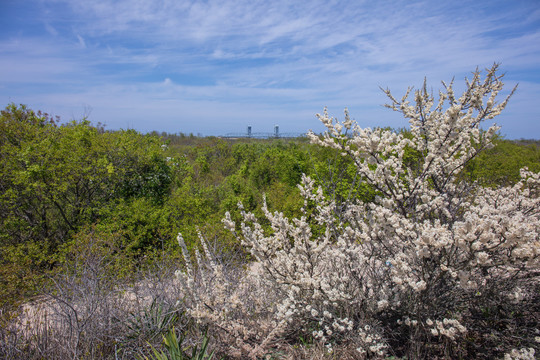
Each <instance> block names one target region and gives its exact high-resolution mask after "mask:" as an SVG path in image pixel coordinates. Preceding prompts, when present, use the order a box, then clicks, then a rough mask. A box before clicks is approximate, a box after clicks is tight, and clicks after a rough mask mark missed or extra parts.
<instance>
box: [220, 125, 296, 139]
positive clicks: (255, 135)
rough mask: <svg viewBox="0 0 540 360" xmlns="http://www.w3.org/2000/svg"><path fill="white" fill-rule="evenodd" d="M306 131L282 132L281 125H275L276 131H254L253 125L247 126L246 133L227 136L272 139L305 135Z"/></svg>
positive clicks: (226, 136) (228, 135)
mask: <svg viewBox="0 0 540 360" xmlns="http://www.w3.org/2000/svg"><path fill="white" fill-rule="evenodd" d="M304 136H306V133H280V132H279V125H274V132H255V133H254V132H252V131H251V126H248V127H247V131H246V132H245V133H228V134H226V135H225V136H223V137H225V138H254V139H272V138H295V137H304Z"/></svg>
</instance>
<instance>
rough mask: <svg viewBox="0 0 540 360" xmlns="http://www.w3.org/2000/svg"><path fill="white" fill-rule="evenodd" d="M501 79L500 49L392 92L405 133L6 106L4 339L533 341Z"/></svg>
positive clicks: (33, 353)
mask: <svg viewBox="0 0 540 360" xmlns="http://www.w3.org/2000/svg"><path fill="white" fill-rule="evenodd" d="M501 88H502V81H501V77H500V76H499V75H497V74H496V67H494V68H492V69H491V70H490V71H489V72H488V74H487V75H486V78H485V79H484V80H483V81H481V79H480V73H478V72H476V73H475V74H474V78H473V79H472V80H471V82H469V83H468V91H467V92H466V93H465V94H464V95H463V96H462V97H460V98H457V97H456V96H455V95H454V94H453V91H452V86H451V84H450V85H449V86H447V87H446V91H445V92H444V93H441V95H440V100H439V102H438V103H436V102H435V100H434V98H433V97H432V96H431V94H429V93H428V92H427V91H426V89H425V88H423V89H420V90H419V91H417V92H416V93H415V94H414V104H413V105H410V104H409V102H408V99H407V96H408V95H409V93H407V96H405V97H403V99H401V100H397V99H395V98H394V97H392V95H391V94H390V92H389V91H388V92H387V95H388V96H389V97H390V100H391V103H390V105H389V107H390V108H392V109H394V110H396V111H399V112H401V113H402V114H403V115H404V116H405V117H406V118H407V119H409V125H410V128H409V129H408V130H401V131H392V130H391V129H361V128H359V127H358V126H357V125H356V124H354V123H353V122H351V121H350V120H349V119H348V115H346V118H345V120H344V122H341V123H338V122H336V121H335V119H332V118H330V117H329V116H328V115H327V114H326V113H325V114H323V115H321V116H319V118H320V120H321V121H322V122H323V123H324V124H325V125H326V126H327V128H328V132H327V133H326V134H325V135H324V136H322V137H321V136H316V135H311V143H310V141H309V140H308V139H272V140H253V139H238V140H227V139H220V138H215V137H209V138H198V137H195V136H188V135H184V134H165V133H162V134H156V133H154V134H148V135H143V134H139V133H137V132H135V131H132V130H128V131H106V130H105V129H104V128H103V127H102V126H100V125H99V124H98V125H97V126H93V125H92V124H91V123H89V122H88V121H87V120H82V121H78V122H70V123H67V124H61V123H60V122H59V120H58V119H53V118H51V117H50V116H48V115H47V114H41V113H39V112H38V113H35V112H33V111H32V110H30V109H28V108H26V107H24V106H20V107H17V106H15V105H13V104H11V105H9V106H8V107H7V108H6V109H5V110H4V111H2V114H1V122H0V127H1V132H0V154H1V163H0V170H1V173H2V178H1V179H0V190H1V193H0V222H1V223H0V272H1V277H0V279H1V283H0V299H1V300H0V301H1V302H2V303H1V304H0V311H1V319H0V321H1V323H0V325H1V329H2V330H1V333H0V342H1V343H2V344H3V345H2V346H0V355H1V356H4V357H9V358H66V357H67V358H133V357H143V356H149V357H152V356H154V357H155V358H159V356H161V358H164V357H163V356H168V355H167V351H169V352H172V353H174V352H175V351H176V354H177V356H178V357H179V358H191V357H193V358H195V356H196V354H198V355H197V356H199V358H204V356H205V354H206V355H208V356H209V354H210V353H211V351H210V349H213V350H215V351H216V352H215V353H214V356H225V357H233V358H248V357H251V358H263V357H271V358H272V357H273V358H280V357H281V358H287V357H289V358H332V357H333V358H363V357H391V356H394V357H406V358H411V359H412V358H435V357H439V358H493V357H502V356H503V355H504V354H505V353H508V354H507V355H508V356H514V357H516V356H518V355H516V354H518V353H519V352H520V351H521V353H520V354H521V355H519V356H524V357H525V356H528V355H527V354H530V348H532V349H538V345H537V343H538V339H539V338H538V336H540V334H538V329H537V324H538V314H539V313H538V305H537V304H538V303H539V301H538V300H539V299H538V290H539V288H538V263H537V259H538V241H539V240H538V226H539V225H538V213H539V212H538V210H539V209H538V207H539V205H538V193H537V181H538V178H537V177H538V175H535V173H538V172H539V171H540V147H539V143H538V142H537V141H529V142H526V141H521V142H516V141H509V140H504V139H503V138H501V137H500V136H499V135H497V129H496V128H493V127H492V128H490V130H487V131H482V130H480V128H479V124H480V122H481V121H483V120H485V119H491V118H493V117H495V116H496V115H497V114H498V113H499V112H500V111H501V110H502V109H503V108H504V106H505V104H506V100H505V101H503V102H502V103H497V101H496V96H497V94H498V93H499V91H501ZM445 103H446V104H448V107H447V108H445V107H444V105H445ZM321 145H322V146H321ZM523 167H528V169H529V170H530V172H523V171H520V169H522V168H523ZM297 184H301V186H299V187H298V186H297ZM263 194H264V196H263ZM239 204H241V205H240V209H238V206H239ZM275 210H279V211H280V212H274V211H275ZM223 214H227V216H226V218H225V220H224V223H225V225H226V228H227V229H224V227H223V223H222V218H223ZM229 230H232V231H229ZM179 232H182V234H183V235H184V237H181V236H180V237H178V240H179V242H180V245H181V249H182V254H183V257H182V258H181V256H180V251H179V249H180V248H179V247H178V244H177V242H176V238H177V234H178V233H179ZM183 238H185V239H186V240H187V242H184V240H183ZM205 239H207V240H205ZM179 268H180V269H182V270H180V271H178V272H177V273H176V274H177V275H176V278H175V276H174V275H173V273H174V272H175V270H176V269H179ZM36 295H41V296H40V297H36ZM30 300H32V301H33V302H30ZM535 331H536V333H535ZM176 334H180V335H181V336H180V337H176ZM203 334H207V335H206V336H203ZM162 335H166V337H165V338H166V339H167V341H166V344H165V348H166V349H168V350H165V352H163V353H161V352H160V351H155V352H154V351H153V350H152V347H162V345H161V339H162V337H161V336H162ZM209 338H210V342H208V339H209ZM175 342H176V344H175ZM199 342H202V343H203V344H202V347H203V348H204V350H201V346H199V347H198V348H196V346H197V344H198V343H199ZM175 345H176V348H175ZM207 347H208V349H207ZM188 348H189V349H190V350H189V351H187V350H186V349H188ZM514 348H515V349H517V350H515V351H514V354H513V355H511V354H510V351H511V349H514ZM175 349H176V350H175ZM206 350H208V351H206ZM188 353H189V354H192V355H191V357H190V355H189V354H188ZM170 356H172V355H170ZM181 356H184V357H181Z"/></svg>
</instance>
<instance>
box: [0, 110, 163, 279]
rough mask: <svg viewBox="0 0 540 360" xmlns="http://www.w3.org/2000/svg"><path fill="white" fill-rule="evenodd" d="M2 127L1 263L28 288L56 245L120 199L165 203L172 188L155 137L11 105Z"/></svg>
mask: <svg viewBox="0 0 540 360" xmlns="http://www.w3.org/2000/svg"><path fill="white" fill-rule="evenodd" d="M0 129H1V130H2V132H1V135H0V154H2V156H1V158H0V172H1V174H2V176H1V178H0V190H1V191H0V256H1V257H0V264H1V267H2V271H4V270H5V269H6V268H10V269H11V270H12V271H13V270H15V272H14V274H13V275H12V276H11V277H10V282H12V283H15V284H21V283H27V285H26V287H28V281H27V280H28V279H27V278H28V277H32V274H33V273H40V272H42V271H44V270H50V269H52V268H54V266H55V264H56V262H57V258H56V256H55V255H56V254H57V250H58V248H59V246H61V245H62V244H64V243H66V242H68V241H69V240H70V238H71V237H72V236H73V235H74V234H76V233H77V232H78V231H79V229H81V228H82V227H83V226H85V225H88V224H93V223H97V222H99V221H102V220H103V219H104V216H106V215H107V214H108V213H110V209H111V208H114V207H115V205H116V204H118V203H119V202H126V201H127V202H129V201H133V200H134V199H146V200H148V201H149V202H151V203H152V204H163V203H164V202H165V200H166V198H167V197H168V195H169V193H170V185H171V182H172V180H171V174H172V169H171V167H170V166H169V165H168V164H167V160H166V158H165V156H164V153H163V149H162V147H161V145H162V144H161V141H160V139H158V138H155V137H150V136H145V135H141V134H138V133H136V132H134V131H118V132H104V131H103V130H102V128H99V127H94V126H92V125H91V124H90V123H89V122H88V121H87V120H82V121H79V122H76V121H73V122H71V123H68V124H64V125H62V126H59V125H58V123H57V121H54V120H51V119H50V118H49V117H48V116H47V115H46V114H40V113H37V114H36V113H34V112H33V111H31V110H29V109H27V108H26V107H24V106H20V107H16V106H15V105H13V104H11V105H9V106H8V107H7V108H6V110H5V111H2V113H1V115H0ZM156 225H157V224H156ZM143 245H145V243H144V242H143ZM14 277H15V279H13V278H14ZM2 288H3V289H5V287H4V286H2Z"/></svg>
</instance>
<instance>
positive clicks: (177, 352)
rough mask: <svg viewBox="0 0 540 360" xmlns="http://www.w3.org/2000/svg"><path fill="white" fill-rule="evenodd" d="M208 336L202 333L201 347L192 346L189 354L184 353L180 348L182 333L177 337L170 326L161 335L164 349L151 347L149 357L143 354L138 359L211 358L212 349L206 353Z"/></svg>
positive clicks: (208, 359) (205, 359) (181, 359)
mask: <svg viewBox="0 0 540 360" xmlns="http://www.w3.org/2000/svg"><path fill="white" fill-rule="evenodd" d="M208 341H209V338H208V336H207V335H206V333H205V334H204V335H203V340H202V342H201V347H200V348H198V346H194V347H193V348H192V349H191V350H192V351H191V355H186V353H185V350H184V349H183V348H182V343H183V342H184V335H183V334H182V336H181V337H180V339H179V338H178V336H177V335H176V330H175V329H174V328H172V329H171V330H170V331H169V332H168V333H167V334H166V335H164V336H163V343H164V344H165V348H166V351H163V350H161V351H158V350H156V349H155V348H154V347H152V352H153V354H152V355H151V356H150V357H147V356H144V357H142V358H139V359H145V360H212V359H213V358H214V351H212V352H211V353H210V354H208V353H207V348H208Z"/></svg>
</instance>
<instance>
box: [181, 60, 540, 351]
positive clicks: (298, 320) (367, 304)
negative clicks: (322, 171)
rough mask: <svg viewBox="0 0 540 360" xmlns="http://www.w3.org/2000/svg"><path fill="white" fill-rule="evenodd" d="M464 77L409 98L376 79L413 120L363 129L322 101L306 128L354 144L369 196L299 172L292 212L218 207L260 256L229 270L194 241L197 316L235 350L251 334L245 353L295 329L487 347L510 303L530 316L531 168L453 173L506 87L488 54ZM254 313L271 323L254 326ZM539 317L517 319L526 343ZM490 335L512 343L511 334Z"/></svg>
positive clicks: (354, 338) (369, 343)
mask: <svg viewBox="0 0 540 360" xmlns="http://www.w3.org/2000/svg"><path fill="white" fill-rule="evenodd" d="M443 84H444V83H443ZM466 84H467V88H466V90H465V92H464V93H463V94H462V95H461V96H460V97H459V98H458V97H456V95H455V94H454V91H453V84H452V83H450V84H448V85H447V84H444V88H445V91H444V92H440V93H439V98H438V100H437V102H435V99H434V97H433V96H432V95H431V94H429V93H428V92H427V89H426V86H425V85H424V87H423V88H422V89H420V90H417V91H415V92H414V103H413V104H411V103H410V102H409V100H408V98H409V95H411V92H412V91H411V89H409V90H408V91H407V93H406V94H405V96H403V98H401V99H400V100H398V99H396V98H395V97H394V96H393V95H392V94H391V93H390V91H389V90H384V91H385V93H386V94H387V96H388V97H389V99H390V104H388V105H387V107H389V108H390V109H393V110H394V111H398V112H400V113H402V114H403V116H404V117H405V118H407V119H408V120H409V125H410V132H409V133H404V132H402V133H396V132H393V131H391V130H384V129H369V128H368V129H362V128H360V127H359V126H358V124H356V123H355V122H353V121H352V120H351V119H350V118H349V115H348V112H347V111H345V120H344V121H343V122H338V121H336V120H335V119H334V118H331V117H329V115H328V114H327V112H326V110H325V112H324V113H323V114H322V115H317V116H318V118H319V119H320V121H322V122H323V124H324V125H325V126H326V127H327V131H326V133H325V134H324V135H323V136H317V135H315V134H313V133H311V134H310V135H309V136H310V138H311V141H312V142H314V143H316V144H319V145H321V146H325V147H330V148H334V149H338V150H339V151H340V152H341V153H342V155H343V156H346V157H350V158H351V159H352V160H353V161H354V164H355V167H356V169H357V172H358V174H359V175H360V176H361V178H362V179H363V181H365V182H366V183H367V184H369V185H370V186H372V187H373V188H374V189H375V190H376V193H377V196H376V197H375V199H374V201H372V202H367V203H366V202H362V201H361V200H360V199H354V200H352V201H349V202H347V203H342V204H335V203H333V202H331V201H329V200H328V199H327V198H326V197H325V195H324V194H323V191H322V190H321V188H320V187H317V186H316V184H315V182H314V181H313V180H312V179H310V178H308V177H306V176H304V177H303V179H302V183H301V184H300V185H299V188H300V192H301V194H302V196H303V197H304V199H305V202H304V207H303V208H302V216H301V217H300V218H294V219H288V218H286V217H285V216H284V215H283V214H282V213H279V212H273V213H272V212H270V211H269V210H268V208H267V206H266V204H265V205H264V206H263V212H264V214H265V217H266V221H267V222H268V223H269V226H267V225H264V224H265V223H261V222H260V221H259V220H258V219H257V218H256V217H255V216H254V215H253V214H252V213H250V212H245V211H244V210H243V209H242V207H241V205H240V211H241V213H242V217H243V221H242V223H241V224H239V225H237V224H235V223H234V222H233V221H232V220H231V218H230V215H229V214H228V213H227V214H226V217H225V219H224V224H225V226H226V227H228V228H229V229H230V230H231V231H233V232H235V234H236V232H237V231H238V234H237V235H238V237H239V239H240V241H241V242H242V244H243V245H244V246H246V248H247V249H248V250H249V252H250V254H251V256H252V257H253V259H254V260H255V263H254V264H253V265H251V266H250V267H248V268H247V270H246V271H245V272H244V273H242V274H239V275H237V276H236V277H235V280H234V281H233V282H230V281H229V282H228V281H226V280H227V279H225V278H224V277H223V272H222V269H221V268H220V267H219V265H217V264H216V263H215V262H214V261H213V260H211V259H212V254H210V253H209V252H208V251H206V249H207V247H206V245H204V241H203V246H204V249H205V252H206V253H207V261H206V262H204V261H202V260H199V261H198V263H199V266H198V270H197V271H195V270H194V267H191V265H189V264H190V263H189V262H188V271H187V274H185V273H183V272H180V273H178V277H179V278H180V279H183V281H185V284H186V288H187V289H188V290H189V291H188V294H189V295H188V298H190V299H192V301H193V307H192V310H191V311H192V315H193V316H194V317H195V318H197V319H199V320H200V321H204V320H207V321H208V323H209V324H214V325H217V327H218V328H219V329H224V330H225V331H226V332H227V333H229V334H233V333H234V334H235V336H236V339H240V340H239V341H237V345H238V349H241V348H242V346H244V345H245V344H244V345H243V344H241V343H242V341H245V342H246V343H249V342H251V344H252V345H250V347H249V348H246V347H245V346H244V350H245V351H247V353H248V354H249V356H251V357H252V358H254V357H256V356H260V355H261V354H264V353H265V351H268V347H269V346H270V345H271V344H272V341H273V339H276V338H277V337H281V338H284V339H292V338H294V337H298V336H302V337H303V338H305V337H311V338H312V339H313V340H314V341H321V342H323V343H324V344H325V345H326V347H327V350H328V351H329V352H332V351H333V348H334V347H335V346H336V345H340V344H343V343H348V344H354V345H355V347H356V348H357V352H358V356H359V357H362V356H365V357H382V356H386V355H393V354H398V355H408V356H410V357H411V358H423V357H428V356H440V355H442V356H450V355H449V354H454V355H452V356H455V354H456V353H455V351H458V352H459V353H460V356H467V355H471V354H472V353H474V352H480V353H481V352H482V351H484V353H485V352H486V350H485V349H483V350H482V349H476V348H474V344H473V343H474V342H484V344H485V346H490V344H489V343H487V341H488V340H487V339H488V338H489V339H491V340H489V341H499V340H500V339H502V337H503V335H504V334H503V333H504V331H510V330H508V329H509V328H511V326H510V327H509V326H507V328H506V329H503V328H501V329H499V330H497V331H499V334H503V335H500V336H499V337H500V339H499V338H497V335H495V334H494V333H492V331H491V330H492V329H491V328H492V327H498V326H500V324H499V322H501V319H506V320H505V321H506V324H507V325H508V324H513V325H516V324H517V326H521V325H522V324H518V323H517V321H518V320H515V319H514V318H512V317H511V315H509V314H510V313H511V312H512V311H513V312H514V313H519V314H521V315H523V314H524V312H526V311H530V312H532V314H533V315H534V316H538V305H535V304H537V303H538V294H539V291H538V290H539V286H538V285H539V282H538V280H539V279H538V275H539V270H540V267H539V255H540V239H539V231H540V211H539V210H540V200H539V191H540V174H535V173H532V172H529V171H528V170H527V169H523V170H522V172H521V181H520V182H518V183H517V184H516V185H514V186H512V187H504V188H498V189H491V188H481V187H479V186H478V185H477V184H476V183H469V182H467V181H464V180H463V179H462V178H461V177H460V173H461V171H462V169H463V167H464V166H465V165H466V164H467V163H468V162H469V161H470V160H471V159H473V158H474V157H475V156H476V155H477V154H478V153H479V152H480V151H482V150H484V149H487V148H489V147H490V146H491V144H492V139H493V137H494V135H495V133H496V131H497V130H498V127H497V126H495V125H493V126H491V127H489V128H488V129H487V130H485V131H484V130H482V129H480V127H479V126H480V124H481V122H482V121H484V120H491V119H493V118H494V117H495V116H497V115H498V114H500V112H501V111H502V110H503V109H504V108H505V106H506V104H507V102H508V99H509V98H510V96H511V95H512V93H513V91H512V92H511V93H510V95H509V96H508V97H506V98H505V99H504V100H503V101H502V102H498V101H497V96H498V94H499V92H500V91H501V90H502V87H503V83H502V75H498V74H497V65H494V66H493V67H492V68H491V69H489V70H488V71H487V74H486V76H485V78H484V79H483V80H482V79H481V73H480V72H479V71H478V70H477V71H476V72H474V74H473V78H472V79H471V80H467V83H466ZM338 207H339V209H340V210H339V211H340V216H339V220H338V217H337V216H336V212H335V211H334V210H335V209H336V208H338ZM184 249H185V247H184ZM184 255H185V258H186V261H188V260H189V254H187V251H186V252H185V253H184ZM197 258H198V259H200V256H199V255H197ZM202 263H205V264H207V265H204V266H201V264H202ZM196 272H197V274H198V275H196V274H195V273H196ZM195 275H196V276H195ZM210 275H212V276H210ZM210 277H211V278H212V279H213V282H212V283H211V284H210V283H208V279H209V278H210ZM195 281H199V282H202V283H203V284H206V285H205V286H206V288H205V289H206V290H203V287H204V286H203V287H201V286H200V285H197V286H194V285H193V284H194V283H195ZM208 284H210V285H208ZM208 286H210V288H208ZM203 293H204V299H203V296H202V295H201V294H203ZM212 294H213V295H212ZM201 299H203V300H204V301H201ZM234 299H238V303H236V305H235V301H234ZM246 304H249V307H247V306H246ZM494 309H496V311H498V313H496V314H495V315H493V312H494V311H495V310H494ZM261 316H262V317H264V318H265V319H268V321H269V324H271V326H267V328H264V329H263V328H262V327H261V326H258V327H257V326H255V325H253V324H254V323H256V321H254V319H256V318H257V317H261ZM248 320H249V321H248ZM241 326H244V330H243V334H244V336H243V337H239V336H238V335H239V332H238V330H237V329H239V327H241ZM250 326H253V327H251V328H250V329H247V328H249V327H250ZM534 326H537V325H532V326H531V325H530V324H529V325H524V326H522V327H521V328H520V330H519V331H520V335H521V336H522V338H523V339H525V342H526V343H527V344H531V346H537V344H535V342H534V337H535V334H534V330H535V329H534ZM235 329H236V330H235ZM235 331H236V332H235ZM258 339H259V340H260V341H259V342H258V343H257V345H254V344H255V343H256V340H258ZM466 339H473V340H472V341H467V340H466ZM494 339H495V340H494ZM498 345H500V346H502V348H505V349H506V350H508V351H509V350H511V347H512V345H513V344H512V343H511V342H510V343H508V344H506V343H505V344H502V345H501V344H498ZM239 351H240V352H241V350H239ZM516 351H517V350H516ZM244 354H245V352H244ZM495 354H497V356H501V355H503V353H502V352H500V351H499V352H498V353H497V352H495ZM485 356H490V355H485ZM512 356H513V355H512Z"/></svg>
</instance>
